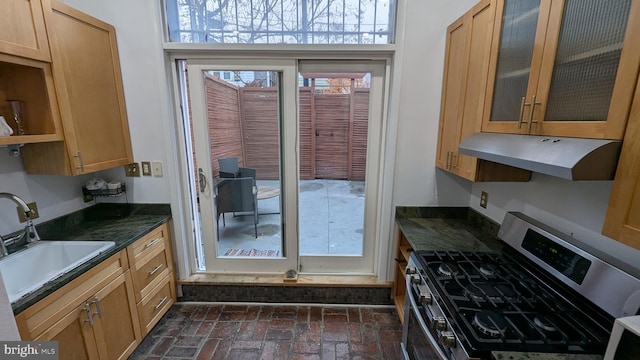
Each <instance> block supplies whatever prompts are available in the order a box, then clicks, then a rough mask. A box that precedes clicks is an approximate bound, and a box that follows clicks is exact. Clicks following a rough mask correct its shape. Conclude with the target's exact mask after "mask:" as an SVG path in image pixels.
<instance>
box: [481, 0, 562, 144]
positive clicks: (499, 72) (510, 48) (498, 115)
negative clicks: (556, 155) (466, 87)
mask: <svg viewBox="0 0 640 360" xmlns="http://www.w3.org/2000/svg"><path fill="white" fill-rule="evenodd" d="M550 8H551V1H550V0H532V1H518V0H500V1H498V2H497V3H496V16H495V21H494V27H493V36H492V38H493V40H492V45H491V47H492V49H491V59H490V62H489V74H490V80H489V82H488V85H487V92H486V97H485V108H484V114H483V124H482V131H487V132H502V133H521V132H525V131H528V128H527V127H526V126H523V124H522V120H523V116H524V115H525V113H524V110H526V109H525V105H524V104H525V102H526V101H527V100H526V99H531V97H532V96H533V95H535V93H536V86H537V81H536V79H537V77H538V71H539V68H540V64H541V62H542V51H543V49H544V40H545V34H546V29H547V18H548V15H549V11H550ZM525 125H526V124H525Z"/></svg>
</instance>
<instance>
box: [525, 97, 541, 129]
mask: <svg viewBox="0 0 640 360" xmlns="http://www.w3.org/2000/svg"><path fill="white" fill-rule="evenodd" d="M536 105H542V103H541V102H536V96H535V95H533V96H532V97H531V104H530V106H531V109H530V110H529V131H528V133H529V134H531V125H533V123H538V120H534V119H533V112H534V111H535V110H536Z"/></svg>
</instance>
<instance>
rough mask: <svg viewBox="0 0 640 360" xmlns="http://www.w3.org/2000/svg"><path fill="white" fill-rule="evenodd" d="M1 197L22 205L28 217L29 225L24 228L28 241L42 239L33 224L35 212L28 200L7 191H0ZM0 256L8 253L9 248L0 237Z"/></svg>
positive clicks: (21, 207)
mask: <svg viewBox="0 0 640 360" xmlns="http://www.w3.org/2000/svg"><path fill="white" fill-rule="evenodd" d="M0 198H5V199H9V200H11V201H13V202H14V203H16V204H17V205H18V207H20V209H21V210H22V211H24V216H25V217H26V218H27V226H26V227H25V228H24V235H23V236H24V237H25V238H26V239H27V243H28V244H29V243H33V242H36V241H38V240H40V236H39V235H38V232H37V231H36V227H35V226H34V225H33V221H32V220H31V216H32V214H33V212H32V210H31V208H30V207H29V205H27V203H26V201H24V200H22V199H21V198H20V197H19V196H18V195H14V194H11V193H7V192H0ZM0 242H1V243H2V245H0V257H1V256H4V255H7V249H6V246H5V244H4V240H2V238H1V237H0Z"/></svg>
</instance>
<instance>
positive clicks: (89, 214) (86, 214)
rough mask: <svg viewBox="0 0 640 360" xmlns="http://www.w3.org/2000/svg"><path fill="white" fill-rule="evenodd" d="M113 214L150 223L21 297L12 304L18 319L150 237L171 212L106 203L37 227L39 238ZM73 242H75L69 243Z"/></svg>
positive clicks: (164, 208)
mask: <svg viewBox="0 0 640 360" xmlns="http://www.w3.org/2000/svg"><path fill="white" fill-rule="evenodd" d="M123 208H125V209H126V211H124V212H123V211H120V210H122V209H123ZM113 211H115V213H116V214H117V216H118V217H119V216H121V215H122V214H123V213H126V216H124V217H121V218H120V219H122V218H131V217H135V216H137V215H145V216H146V218H145V219H146V220H147V222H146V223H145V224H146V226H144V229H139V231H137V232H136V233H129V234H127V236H126V238H125V239H118V240H111V241H115V243H116V244H115V246H114V247H112V248H110V249H109V250H107V251H105V252H102V253H100V254H99V255H98V256H96V257H94V258H92V259H91V260H89V261H87V262H86V263H84V264H82V265H80V266H78V267H77V268H75V269H73V270H72V271H70V272H68V273H66V274H64V275H62V276H60V277H58V278H56V279H54V280H52V281H50V282H48V283H46V284H44V285H43V286H42V287H40V288H39V289H38V290H36V291H34V292H31V293H29V294H27V295H25V296H23V297H21V298H20V299H18V300H16V301H15V302H14V303H12V304H11V308H12V310H13V313H14V314H15V315H17V314H19V313H20V312H22V311H24V310H26V309H27V308H28V307H29V306H31V305H33V304H35V303H37V302H38V301H40V300H42V299H44V298H45V297H46V296H47V295H50V294H51V293H53V292H55V291H56V290H58V289H60V288H61V287H63V286H64V285H66V284H68V283H69V282H71V281H72V280H74V279H76V278H78V277H79V276H80V275H82V274H84V273H85V272H87V271H89V270H90V269H92V268H93V267H95V266H96V265H98V264H100V263H101V262H102V261H104V260H106V259H108V258H109V257H111V256H113V255H114V254H116V253H118V252H119V251H121V250H122V249H125V248H126V247H127V246H129V245H131V244H132V243H134V242H135V241H136V240H138V239H140V238H142V237H143V236H145V235H147V234H148V233H149V232H151V231H152V230H153V229H155V228H157V227H158V226H161V225H162V224H164V223H166V222H168V221H170V220H171V208H170V206H169V205H168V204H106V203H105V204H98V205H95V206H92V207H89V208H86V209H83V210H79V211H76V212H73V213H70V214H67V215H63V216H61V217H58V218H55V219H52V220H50V221H47V222H45V223H42V224H39V225H36V229H37V230H38V233H39V234H40V236H41V237H43V238H47V237H46V235H47V234H49V233H50V232H53V230H52V229H53V228H57V231H58V232H60V231H61V230H60V227H63V228H69V227H73V226H78V225H79V224H81V223H82V221H84V220H85V219H92V221H94V222H95V221H97V219H96V214H101V213H104V212H110V213H111V214H113ZM149 215H151V216H152V217H153V220H152V221H149ZM118 217H116V218H115V219H113V218H110V219H108V216H107V219H108V220H110V221H114V220H115V221H117V220H118V219H119V218H118ZM43 234H44V236H43ZM47 239H50V238H47ZM52 240H55V239H52ZM74 240H88V241H100V240H110V239H95V238H93V239H91V238H87V239H74ZM70 241H73V240H70Z"/></svg>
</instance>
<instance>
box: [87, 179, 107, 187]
mask: <svg viewBox="0 0 640 360" xmlns="http://www.w3.org/2000/svg"><path fill="white" fill-rule="evenodd" d="M106 185H107V183H106V182H105V181H104V180H102V179H100V178H93V179H89V181H87V183H86V184H85V187H86V188H87V190H100V189H104V188H105V186H106Z"/></svg>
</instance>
